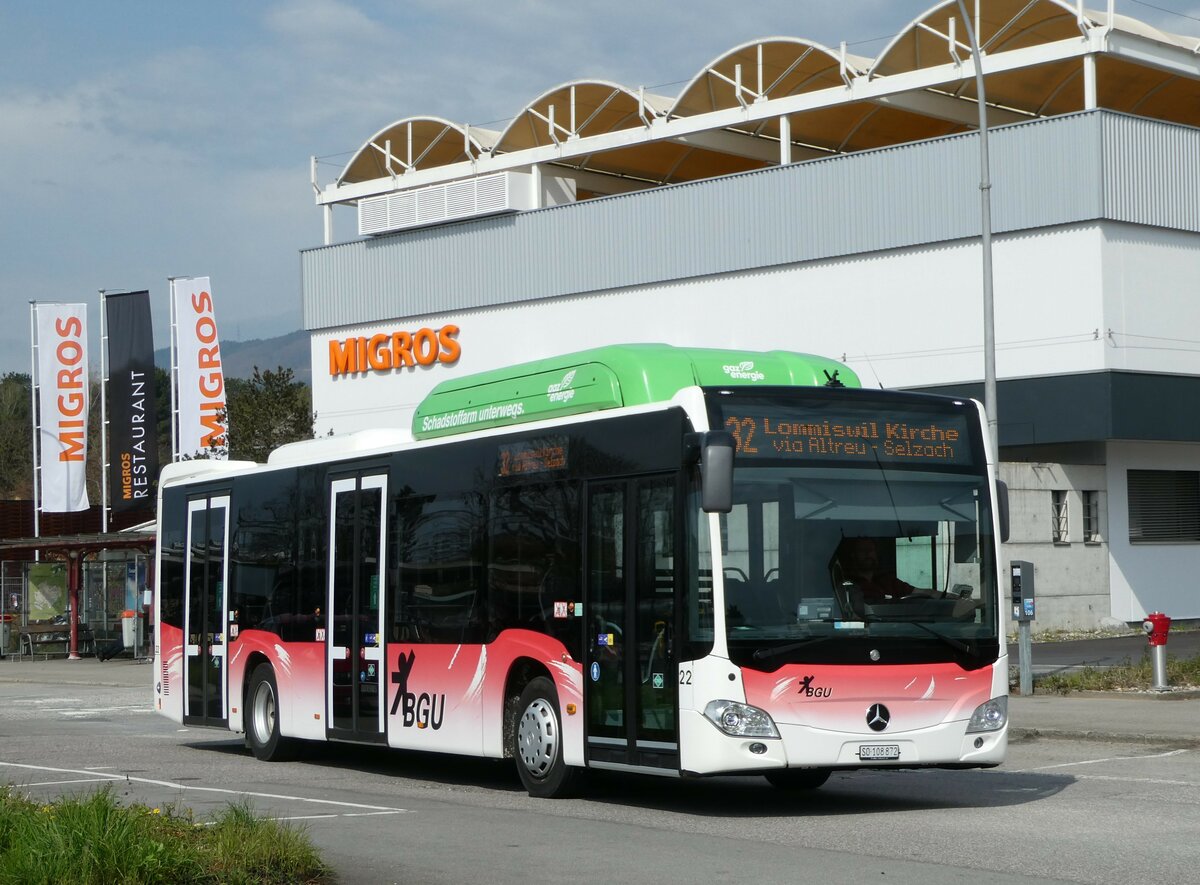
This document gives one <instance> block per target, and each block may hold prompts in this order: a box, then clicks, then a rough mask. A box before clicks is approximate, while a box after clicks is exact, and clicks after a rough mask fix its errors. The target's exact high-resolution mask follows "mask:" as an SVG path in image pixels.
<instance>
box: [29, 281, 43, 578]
mask: <svg viewBox="0 0 1200 885" xmlns="http://www.w3.org/2000/svg"><path fill="white" fill-rule="evenodd" d="M29 341H30V348H29V353H30V359H31V362H32V367H31V370H30V374H29V395H30V399H31V403H30V410H31V411H30V413H29V415H30V417H31V418H32V419H33V420H32V421H30V422H29V423H30V424H32V425H33V536H34V537H35V538H40V537H41V536H42V535H41V522H40V520H39V519H38V513H39V511H40V510H41V509H42V500H41V494H40V488H39V483H38V470H39V469H40V467H39V465H40V464H41V463H42V459H41V458H40V457H39V456H38V430H39V429H40V426H41V424H40V417H41V416H39V415H38V370H37V367H38V340H37V302H36V301H30V302H29ZM39 552H40V551H37V550H35V551H34V552H33V558H34V560H35V561H37V560H38V559H39V558H40V557H39V555H38V554H39Z"/></svg>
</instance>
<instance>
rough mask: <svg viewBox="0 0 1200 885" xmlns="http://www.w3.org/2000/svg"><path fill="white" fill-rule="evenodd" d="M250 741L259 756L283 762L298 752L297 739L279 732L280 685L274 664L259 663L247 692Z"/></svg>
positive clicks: (267, 760) (247, 725) (247, 741)
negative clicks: (277, 684)
mask: <svg viewBox="0 0 1200 885" xmlns="http://www.w3.org/2000/svg"><path fill="white" fill-rule="evenodd" d="M246 743H247V745H249V747H250V752H252V753H253V754H254V757H255V758H256V759H261V760H262V761H263V762H281V761H283V760H285V759H290V758H291V757H292V755H293V754H294V748H295V741H294V740H289V739H288V738H285V737H283V736H282V735H281V734H280V733H279V688H278V687H277V686H276V684H275V671H274V670H273V669H271V665H270V664H259V665H258V666H257V667H255V668H254V672H253V673H252V674H251V675H250V687H249V690H248V691H247V692H246Z"/></svg>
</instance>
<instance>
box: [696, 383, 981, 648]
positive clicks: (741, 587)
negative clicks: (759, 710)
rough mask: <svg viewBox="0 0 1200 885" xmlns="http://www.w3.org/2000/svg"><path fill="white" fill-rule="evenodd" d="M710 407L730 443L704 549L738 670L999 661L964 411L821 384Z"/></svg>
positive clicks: (975, 437)
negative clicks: (714, 568) (712, 531)
mask: <svg viewBox="0 0 1200 885" xmlns="http://www.w3.org/2000/svg"><path fill="white" fill-rule="evenodd" d="M714 411H715V412H716V413H717V414H715V415H714V416H713V417H714V418H715V419H717V420H718V421H719V422H720V423H715V426H724V427H725V428H726V429H729V430H730V431H731V432H732V433H733V434H734V437H735V443H736V447H737V448H736V453H735V457H734V506H733V510H732V511H731V512H730V513H728V514H722V515H721V516H720V519H719V525H720V537H719V538H710V539H707V543H706V541H705V539H704V538H701V539H700V540H701V544H700V550H701V551H703V550H704V549H705V548H706V546H707V548H708V549H710V550H713V549H714V548H719V551H720V558H719V567H720V572H721V575H722V577H723V580H722V581H721V585H722V586H723V588H724V594H723V597H724V598H723V603H722V605H723V608H724V612H725V629H726V637H727V640H728V647H729V652H730V657H731V659H732V660H733V661H734V662H735V663H738V664H740V665H742V666H747V667H754V668H756V669H763V670H774V669H776V668H777V667H779V666H780V665H782V664H786V663H862V664H868V663H872V662H878V663H918V662H926V663H934V662H947V661H953V662H956V663H958V664H959V665H961V666H963V667H964V668H968V669H974V668H977V667H981V666H985V665H987V664H989V663H992V662H994V661H995V660H996V658H997V656H998V652H999V644H998V623H999V617H998V611H997V598H996V597H997V594H996V574H995V568H994V562H995V552H994V546H993V537H992V529H991V526H992V517H991V505H990V501H991V497H990V491H989V489H990V484H989V482H988V479H987V471H986V464H985V462H984V458H983V454H982V452H983V449H982V442H981V428H980V422H979V420H978V417H977V415H978V413H977V412H976V411H975V409H974V406H973V405H972V404H971V403H969V402H962V401H955V400H942V399H940V398H934V397H911V396H903V395H896V394H885V393H881V392H870V393H864V392H862V391H846V390H842V391H837V390H829V391H825V390H820V391H804V392H797V391H788V392H778V393H776V394H774V395H763V394H756V395H754V396H752V397H751V396H746V395H739V394H736V393H730V394H726V395H725V396H723V397H721V399H720V401H719V402H718V403H717V404H716V406H715V407H714ZM706 523H707V519H706V518H705V517H703V516H701V517H700V518H699V520H698V528H699V527H700V525H703V524H706ZM700 531H701V534H705V530H704V529H703V528H701V529H700ZM714 552H715V550H714ZM700 555H701V557H702V558H704V554H703V552H701V554H700ZM709 558H711V560H713V561H715V560H716V557H715V556H712V555H711V554H710V557H709ZM710 564H711V563H710ZM697 566H698V570H699V571H700V572H701V573H703V571H704V569H705V564H704V563H703V562H702V561H701V562H698V563H697Z"/></svg>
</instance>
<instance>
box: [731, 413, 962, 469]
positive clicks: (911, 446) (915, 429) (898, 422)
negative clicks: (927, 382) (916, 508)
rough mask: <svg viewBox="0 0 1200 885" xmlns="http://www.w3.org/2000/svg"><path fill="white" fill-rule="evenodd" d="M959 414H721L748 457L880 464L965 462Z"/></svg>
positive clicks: (741, 452) (740, 450) (737, 448)
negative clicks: (867, 415) (868, 415)
mask: <svg viewBox="0 0 1200 885" xmlns="http://www.w3.org/2000/svg"><path fill="white" fill-rule="evenodd" d="M967 426H968V425H967V420H966V417H965V416H963V415H956V414H944V413H943V414H936V413H931V412H921V413H905V412H902V411H898V412H884V413H872V414H871V415H870V417H866V416H864V415H863V414H862V413H856V414H841V415H834V414H830V413H829V412H828V411H827V410H822V412H821V414H820V415H819V416H818V415H815V414H813V413H811V412H809V413H807V414H806V413H805V412H803V411H799V410H788V409H784V408H776V407H771V406H766V405H760V406H756V407H742V406H739V407H733V408H726V410H725V429H726V430H728V431H729V432H730V433H731V434H733V439H734V444H735V447H736V452H737V454H738V455H739V456H742V457H748V458H797V459H803V460H806V461H826V460H828V461H866V462H869V463H880V464H963V465H965V464H970V463H971V462H972V457H971V442H970V436H969V434H968V432H967Z"/></svg>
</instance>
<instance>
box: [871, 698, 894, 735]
mask: <svg viewBox="0 0 1200 885" xmlns="http://www.w3.org/2000/svg"><path fill="white" fill-rule="evenodd" d="M891 720H892V714H891V713H889V712H888V708H887V707H885V706H884V705H883V704H871V708H870V709H869V710H867V727H868V728H870V729H871V730H872V731H883V730H884V729H885V728H887V727H888V723H889V722H890V721H891Z"/></svg>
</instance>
